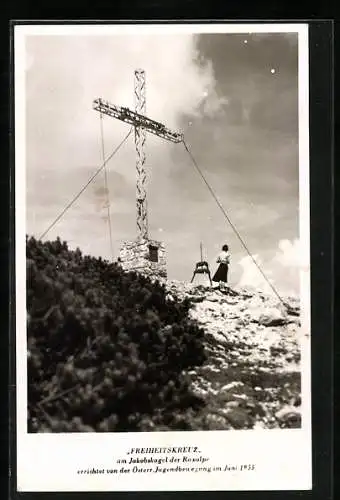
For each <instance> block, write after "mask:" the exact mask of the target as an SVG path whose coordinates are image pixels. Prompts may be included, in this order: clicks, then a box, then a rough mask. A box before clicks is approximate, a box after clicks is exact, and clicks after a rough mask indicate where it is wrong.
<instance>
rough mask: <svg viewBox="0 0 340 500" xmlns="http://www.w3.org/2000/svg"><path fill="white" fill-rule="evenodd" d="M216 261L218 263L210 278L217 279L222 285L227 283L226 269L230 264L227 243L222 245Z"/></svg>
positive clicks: (227, 269)
mask: <svg viewBox="0 0 340 500" xmlns="http://www.w3.org/2000/svg"><path fill="white" fill-rule="evenodd" d="M216 262H217V263H218V264H219V266H218V268H217V271H216V273H215V274H214V277H213V279H212V280H213V281H219V282H220V285H222V283H228V271H229V264H230V254H229V247H228V245H223V247H222V251H221V253H220V254H219V256H218V257H217V260H216Z"/></svg>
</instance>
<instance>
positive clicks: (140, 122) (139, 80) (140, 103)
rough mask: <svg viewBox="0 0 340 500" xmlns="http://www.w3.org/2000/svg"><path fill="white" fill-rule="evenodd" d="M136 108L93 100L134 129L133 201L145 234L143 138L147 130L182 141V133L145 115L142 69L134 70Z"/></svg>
mask: <svg viewBox="0 0 340 500" xmlns="http://www.w3.org/2000/svg"><path fill="white" fill-rule="evenodd" d="M134 97H135V112H133V111H131V110H130V109H129V108H126V107H121V106H116V105H114V104H111V103H109V102H108V101H105V100H103V99H101V98H99V99H95V100H94V101H93V109H95V110H96V111H99V112H100V113H102V114H105V115H108V116H111V117H113V118H117V119H118V120H122V121H124V122H126V123H129V124H130V125H133V126H134V129H135V147H136V174H137V180H136V205H137V231H138V236H139V237H141V238H143V239H147V238H148V210H147V193H146V170H145V161H146V155H145V142H146V132H150V133H151V134H154V135H157V136H159V137H161V138H162V139H166V140H168V141H171V142H177V143H178V142H181V141H183V135H182V134H181V133H179V132H174V131H172V130H170V129H168V128H166V127H165V125H163V124H162V123H160V122H157V121H155V120H152V119H151V118H148V117H147V116H145V113H146V85H145V71H144V70H142V69H137V70H135V82H134Z"/></svg>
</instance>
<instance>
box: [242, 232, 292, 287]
mask: <svg viewBox="0 0 340 500" xmlns="http://www.w3.org/2000/svg"><path fill="white" fill-rule="evenodd" d="M253 258H254V260H255V261H256V262H257V264H258V266H259V267H260V268H261V269H262V271H263V273H264V274H265V276H266V277H267V279H268V281H269V282H270V283H271V284H272V285H273V286H274V288H275V289H276V290H277V292H278V293H282V294H285V295H297V294H298V293H299V270H300V262H301V255H300V244H299V240H297V239H295V240H293V241H290V240H287V239H284V240H280V241H279V243H278V248H277V250H276V252H275V254H274V256H273V257H272V259H269V261H266V262H263V261H262V259H260V258H259V257H258V255H253ZM238 264H239V265H240V266H241V267H242V275H241V278H240V280H239V282H238V286H240V287H252V288H256V289H259V290H262V291H263V292H265V293H271V294H272V293H274V292H273V290H272V288H271V287H270V285H269V284H268V282H267V281H266V279H265V278H264V276H263V275H262V274H261V272H260V271H259V269H258V268H257V266H256V265H255V263H254V262H253V260H252V258H251V257H250V256H246V257H244V258H242V259H241V260H240V261H239V262H238Z"/></svg>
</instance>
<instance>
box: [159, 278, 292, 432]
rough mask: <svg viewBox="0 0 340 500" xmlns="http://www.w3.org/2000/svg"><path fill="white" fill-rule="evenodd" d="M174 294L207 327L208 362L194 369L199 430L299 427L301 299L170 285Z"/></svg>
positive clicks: (242, 291) (188, 285)
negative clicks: (200, 404) (185, 301)
mask: <svg viewBox="0 0 340 500" xmlns="http://www.w3.org/2000/svg"><path fill="white" fill-rule="evenodd" d="M167 290H168V297H169V298H170V300H171V297H173V296H177V297H179V298H180V299H184V298H188V299H189V300H190V303H191V304H192V307H191V309H190V315H191V317H192V318H194V319H196V320H197V321H198V322H199V323H200V325H201V326H202V327H203V328H204V330H205V332H206V335H205V349H206V352H207V355H208V359H207V361H206V362H205V364H204V365H203V366H201V367H198V368H197V369H195V370H192V371H190V372H189V374H188V375H189V376H190V384H191V389H192V391H193V392H194V393H195V394H197V395H199V396H200V397H203V398H204V400H205V401H206V403H207V404H206V407H205V408H204V409H203V410H202V411H201V414H200V415H199V416H198V421H199V423H198V424H197V426H198V428H200V429H202V430H204V429H210V430H212V429H216V430H218V429H249V428H294V427H300V426H301V399H300V392H301V377H300V338H301V334H300V307H299V302H298V300H297V299H295V298H293V297H288V298H285V299H284V302H285V306H286V307H284V306H283V304H282V303H281V302H280V301H279V300H278V299H276V298H273V297H271V296H269V295H265V294H263V293H261V292H258V291H251V290H245V289H239V290H236V289H233V290H232V289H230V288H225V289H224V290H220V289H219V288H214V287H210V286H203V285H198V286H195V285H191V284H185V283H181V282H174V281H172V282H168V283H167Z"/></svg>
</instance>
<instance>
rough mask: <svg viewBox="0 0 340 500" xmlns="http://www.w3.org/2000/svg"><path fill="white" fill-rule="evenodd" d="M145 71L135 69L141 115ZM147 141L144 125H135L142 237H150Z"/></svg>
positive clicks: (144, 99)
mask: <svg viewBox="0 0 340 500" xmlns="http://www.w3.org/2000/svg"><path fill="white" fill-rule="evenodd" d="M145 94H146V92H145V71H144V70H142V69H137V70H135V110H136V113H137V114H139V115H145V114H146V95H145ZM145 141H146V131H145V128H144V127H141V126H138V125H135V146H136V155H137V158H136V173H137V183H136V204H137V232H138V236H139V237H140V238H141V239H147V238H148V211H147V199H146V171H145Z"/></svg>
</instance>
